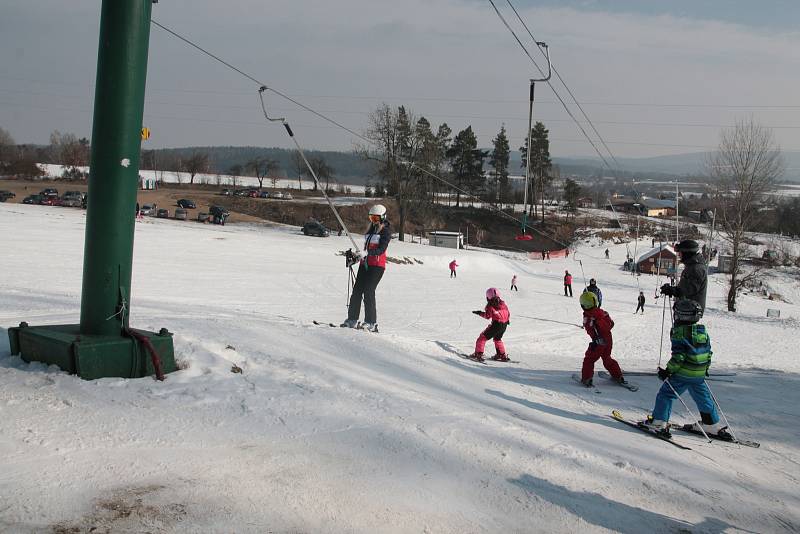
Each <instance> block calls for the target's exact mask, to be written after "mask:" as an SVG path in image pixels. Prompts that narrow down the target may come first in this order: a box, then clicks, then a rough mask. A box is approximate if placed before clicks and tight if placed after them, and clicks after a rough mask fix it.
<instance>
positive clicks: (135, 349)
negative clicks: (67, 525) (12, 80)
mask: <svg viewBox="0 0 800 534" xmlns="http://www.w3.org/2000/svg"><path fill="white" fill-rule="evenodd" d="M156 2H157V0H126V1H124V2H121V1H119V0H103V4H102V7H101V17H100V40H99V46H98V54H97V80H96V84H95V96H94V119H93V124H92V155H91V168H90V174H89V204H88V210H87V213H86V234H85V238H84V239H85V246H84V256H83V286H82V290H81V314H80V324H69V325H51V326H28V324H27V323H25V322H23V323H20V325H19V326H18V327H15V328H10V329H9V330H8V335H9V340H10V342H11V353H12V354H22V359H23V360H25V361H27V362H31V361H38V362H43V363H46V364H48V365H57V366H58V367H60V368H61V369H63V370H65V371H67V372H69V373H73V374H77V375H78V376H80V377H81V378H84V379H87V380H92V379H96V378H103V377H122V378H139V377H142V376H147V375H151V374H153V373H156V374H160V373H161V371H162V370H163V372H167V373H169V372H171V371H174V370H175V369H176V366H175V356H174V348H173V343H172V334H171V333H170V332H169V331H168V330H167V329H166V328H162V329H161V331H159V332H157V333H156V332H146V331H143V330H135V329H131V328H130V327H129V325H128V320H129V312H130V295H131V267H132V264H133V234H134V225H135V217H134V216H135V210H136V191H137V188H138V180H139V155H140V151H141V135H142V133H141V130H142V113H143V110H144V94H145V79H146V75H147V54H148V45H149V39H150V13H151V11H152V4H153V3H156ZM154 355H157V356H154ZM151 356H152V360H151ZM159 359H160V365H159V364H158V361H159ZM159 367H160V368H159Z"/></svg>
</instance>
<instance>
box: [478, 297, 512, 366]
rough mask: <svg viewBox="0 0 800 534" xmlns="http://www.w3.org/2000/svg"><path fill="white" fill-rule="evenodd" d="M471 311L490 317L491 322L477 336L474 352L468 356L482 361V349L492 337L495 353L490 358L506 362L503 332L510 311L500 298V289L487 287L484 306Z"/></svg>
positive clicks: (506, 325) (509, 316) (485, 317)
mask: <svg viewBox="0 0 800 534" xmlns="http://www.w3.org/2000/svg"><path fill="white" fill-rule="evenodd" d="M472 313H474V314H475V315H480V316H481V317H483V318H484V319H490V320H491V321H492V323H491V324H490V325H489V326H488V328H486V329H485V330H484V331H483V332H481V335H479V336H478V339H477V340H476V341H475V352H474V353H472V355H471V356H470V358H472V359H474V360H477V361H479V362H482V361H483V360H484V358H483V349H484V347H485V346H486V341H488V340H489V339H493V340H494V348H495V351H496V354H495V355H494V356H492V360H497V361H499V362H507V361H508V356H507V355H506V347H505V345H504V344H503V334H505V332H506V328H507V327H508V324H509V323H508V320H509V319H510V318H511V313H510V312H509V311H508V307H507V306H506V303H505V302H503V301H502V300H501V299H500V291H499V290H497V288H494V287H490V288H489V289H487V290H486V308H484V309H483V310H482V311H481V310H475V311H473V312H472Z"/></svg>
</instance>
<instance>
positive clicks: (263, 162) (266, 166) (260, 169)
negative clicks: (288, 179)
mask: <svg viewBox="0 0 800 534" xmlns="http://www.w3.org/2000/svg"><path fill="white" fill-rule="evenodd" d="M244 166H245V169H247V170H248V171H249V172H252V173H253V176H255V177H256V180H258V188H259V189H262V188H263V187H264V178H266V177H267V175H268V174H270V173H274V172H275V171H276V170H278V162H277V161H275V160H272V159H270V158H265V157H262V156H257V157H255V158H253V159H251V160H250V161H248V162H247V163H245V165H244ZM272 187H275V181H273V185H272Z"/></svg>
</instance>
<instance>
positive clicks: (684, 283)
mask: <svg viewBox="0 0 800 534" xmlns="http://www.w3.org/2000/svg"><path fill="white" fill-rule="evenodd" d="M675 250H676V251H678V253H679V254H680V260H681V263H683V264H684V265H685V267H684V269H683V272H682V273H681V279H680V281H679V282H678V285H677V286H672V285H670V284H664V285H663V286H661V294H662V295H667V296H669V297H674V298H676V299H689V300H693V301H695V302H697V303H698V304H699V305H700V308H701V310H702V311H701V312H700V317H702V316H703V312H705V309H706V288H707V285H708V279H707V275H706V263H705V260H704V259H703V256H702V254H700V245H699V244H698V243H697V241H694V240H692V239H684V240H683V241H681V242H680V243H678V244H677V245H675Z"/></svg>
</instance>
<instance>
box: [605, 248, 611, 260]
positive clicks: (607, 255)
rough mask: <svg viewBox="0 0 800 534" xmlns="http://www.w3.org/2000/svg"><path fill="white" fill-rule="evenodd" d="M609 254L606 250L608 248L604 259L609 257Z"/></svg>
mask: <svg viewBox="0 0 800 534" xmlns="http://www.w3.org/2000/svg"><path fill="white" fill-rule="evenodd" d="M610 255H611V254H610V253H609V252H608V249H606V259H608V258H609V257H610Z"/></svg>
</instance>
